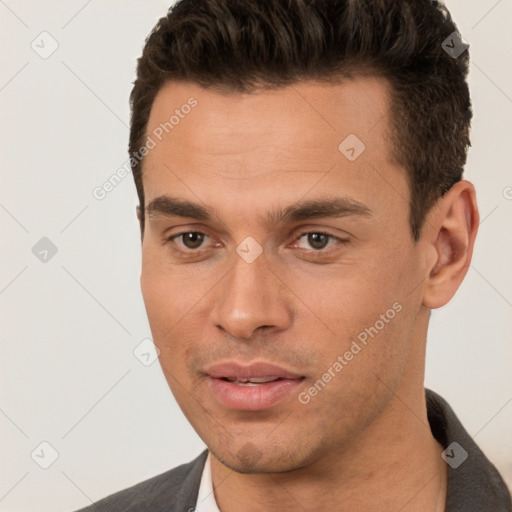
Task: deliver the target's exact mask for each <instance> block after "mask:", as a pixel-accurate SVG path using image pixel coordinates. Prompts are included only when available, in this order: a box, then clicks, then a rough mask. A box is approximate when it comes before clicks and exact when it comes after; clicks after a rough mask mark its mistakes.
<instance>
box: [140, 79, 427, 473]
mask: <svg viewBox="0 0 512 512" xmlns="http://www.w3.org/2000/svg"><path fill="white" fill-rule="evenodd" d="M191 97H193V98H194V99H195V100H196V101H197V104H196V105H195V106H194V107H193V108H182V106H183V105H185V104H187V102H189V104H191V103H194V102H190V101H189V99H190V98H191ZM176 109H178V110H179V113H178V114H176V113H175V111H176ZM173 114H175V118H174V119H173V124H172V126H173V127H172V129H169V124H167V129H168V131H169V133H168V134H165V131H164V132H163V134H164V136H163V137H162V135H161V134H162V128H161V123H166V122H168V121H169V118H170V117H171V116H172V115H173ZM176 115H178V117H179V121H178V122H176V119H177V117H176ZM389 126H390V122H389V91H388V86H387V83H386V82H385V81H383V80H381V79H377V78H371V77H366V78H358V79H356V80H352V81H346V82H344V83H342V84H339V85H320V84H315V83H312V82H301V83H297V84H295V85H293V86H291V87H286V88H282V89H279V90H275V91H263V92H257V93H253V94H244V95H242V94H235V93H229V94H221V93H218V92H213V91H211V90H210V91H208V90H205V89H203V88H200V87H198V86H194V85H191V84H185V83H169V84H167V85H166V86H164V87H163V88H162V89H161V90H160V92H159V93H158V95H157V97H156V99H155V102H154V105H153V108H152V111H151V115H150V119H149V124H148V131H147V134H148V135H150V136H152V138H153V139H154V140H155V142H156V143H157V144H156V147H154V148H153V149H151V150H150V152H149V154H148V155H147V156H146V157H145V162H144V177H143V183H144V190H145V197H146V204H145V207H146V209H147V210H146V220H145V231H144V237H143V263H142V275H141V286H142V292H143V296H144V301H145V305H146V309H147V313H148V317H149V322H150V325H151V330H152V334H153V338H154V341H155V344H156V345H157V347H158V348H159V349H160V351H161V352H160V362H161V365H162V368H163V371H164V373H165V376H166V379H167V381H168V383H169V386H170V387H171V389H172V392H173V394H174V396H175V397H176V400H177V401H178V403H179V405H180V406H181V408H182V410H183V412H184V414H185V415H186V417H187V418H188V420H189V421H190V423H191V424H192V426H193V427H194V429H195V430H196V431H197V432H198V434H199V435H200V436H201V438H202V439H203V440H204V442H205V443H206V445H207V446H208V447H209V448H210V450H211V452H212V454H213V455H214V456H216V457H217V458H218V459H219V460H221V461H222V462H223V463H224V464H226V465H227V466H229V467H231V468H233V469H235V470H238V471H241V472H267V471H270V472H272V471H286V470H290V469H293V468H299V467H304V466H305V465H308V464H311V463H313V462H315V461H319V460H321V459H322V458H323V457H325V456H326V455H327V454H329V453H332V450H334V449H336V450H340V449H344V447H345V448H346V447H348V446H349V445H350V443H351V442H353V441H354V440H355V439H356V438H357V436H358V435H360V434H361V433H363V432H364V429H365V428H366V427H367V426H368V425H369V424H370V423H371V422H373V421H374V420H375V419H376V418H378V417H379V415H381V414H382V413H383V411H385V410H386V407H387V406H388V404H389V403H390V397H391V396H392V393H393V391H395V390H397V389H399V388H400V386H404V385H405V384H404V383H405V382H407V383H408V384H407V385H411V382H413V381H414V379H415V377H414V375H416V374H418V375H417V380H421V378H422V375H419V374H420V373H421V371H420V370H418V366H417V365H416V366H414V368H413V363H411V360H412V359H413V357H412V355H411V354H413V353H414V354H416V353H418V351H421V349H420V348H418V347H420V346H421V344H422V343H423V339H422V337H423V336H424V335H425V332H424V329H423V328H424V327H425V325H424V324H421V322H420V320H419V318H420V317H421V315H424V308H423V307H422V296H421V294H422V288H421V285H420V283H421V282H422V280H423V279H424V277H425V273H426V270H425V269H426V263H425V257H424V250H423V249H422V247H423V246H422V242H421V240H420V242H419V243H418V244H414V242H413V240H412V238H411V231H410V226H409V204H408V201H409V197H410V193H409V188H408V184H407V178H406V173H405V171H404V170H403V169H401V168H399V167H397V166H396V165H394V164H393V163H392V151H393V148H392V145H391V143H390V140H389V133H390V129H389ZM159 127H160V129H159ZM155 130H156V131H155ZM152 133H157V134H160V135H159V138H161V139H162V140H161V141H158V138H157V137H155V136H154V135H152ZM347 137H348V139H347ZM356 137H357V138H356ZM343 141H345V142H343ZM359 141H361V142H362V143H363V144H364V146H365V149H364V151H362V150H363V146H362V145H361V142H359ZM340 144H341V146H340ZM157 198H158V201H155V199H157ZM176 200H179V201H180V202H181V206H182V208H176V206H177V205H178V203H177V201H176ZM185 201H186V202H190V203H194V204H195V205H196V206H197V207H198V208H202V209H205V210H206V212H203V215H198V213H201V212H198V211H197V208H195V209H194V208H189V207H187V208H183V202H185ZM325 201H331V206H332V205H335V206H336V208H334V209H335V210H336V211H337V212H338V213H337V215H335V216H333V215H331V214H329V213H328V212H327V211H323V212H322V208H323V210H325V208H324V207H323V206H322V205H320V203H318V204H316V205H313V206H315V207H314V208H309V209H301V207H302V206H304V205H306V203H311V202H314V203H317V202H322V203H323V202H325ZM178 206H179V205H178ZM309 206H310V207H311V206H312V204H309ZM148 207H149V209H148ZM292 207H293V208H292ZM290 208H292V209H290ZM287 209H290V210H287ZM282 212H287V213H288V215H280V213H282ZM178 213H179V215H178ZM206 213H208V215H206ZM420 312H421V315H420ZM420 324H421V325H420ZM354 342H355V344H354ZM350 354H352V356H351V355H350ZM340 358H341V359H340ZM336 362H337V363H338V364H336ZM224 363H226V364H227V365H228V366H225V365H224ZM257 363H263V365H259V366H258V364H257ZM265 364H271V365H275V367H268V366H267V367H266V366H264V365H265ZM223 365H224V366H223ZM411 372H412V373H411ZM410 374H411V375H413V377H412V380H411V379H410V378H409V377H410ZM237 377H238V381H237V382H229V381H228V380H233V379H235V378H237ZM243 377H245V378H247V377H258V378H259V379H260V380H261V378H264V377H269V378H271V379H275V378H277V377H279V380H278V381H274V382H263V383H257V382H252V383H251V382H249V383H248V382H243V381H241V380H240V379H242V378H243ZM315 390H316V391H315Z"/></svg>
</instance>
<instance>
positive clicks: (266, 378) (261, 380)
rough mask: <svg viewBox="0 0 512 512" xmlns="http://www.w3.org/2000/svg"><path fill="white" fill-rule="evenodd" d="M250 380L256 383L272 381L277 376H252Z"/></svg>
mask: <svg viewBox="0 0 512 512" xmlns="http://www.w3.org/2000/svg"><path fill="white" fill-rule="evenodd" d="M248 380H249V382H255V383H260V382H270V381H273V380H277V377H251V378H249V379H248Z"/></svg>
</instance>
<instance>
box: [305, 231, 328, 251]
mask: <svg viewBox="0 0 512 512" xmlns="http://www.w3.org/2000/svg"><path fill="white" fill-rule="evenodd" d="M328 241H329V237H328V236H327V235H324V234H322V233H310V234H309V235H308V242H309V243H310V245H311V247H314V248H315V249H323V248H324V247H325V246H326V245H327V243H328Z"/></svg>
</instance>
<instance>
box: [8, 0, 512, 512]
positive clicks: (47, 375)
mask: <svg viewBox="0 0 512 512" xmlns="http://www.w3.org/2000/svg"><path fill="white" fill-rule="evenodd" d="M169 5H170V4H169V2H165V1H160V0H158V1H156V0H153V1H147V0H146V1H142V0H130V1H127V0H123V1H121V0H102V1H99V0H89V1H85V0H67V1H64V0H59V1H57V0H51V1H50V0H46V1H45V2H40V1H36V0H24V1H22V0H5V1H4V0H0V48H1V50H0V51H1V64H2V65H1V75H0V103H1V116H2V118H1V121H2V122H1V130H2V131H1V141H2V146H1V147H2V149H1V152H0V164H1V170H2V185H1V190H0V223H1V229H2V231H1V232H2V265H1V274H0V302H1V308H2V309H1V310H2V324H1V334H2V337H1V342H2V357H1V360H0V365H1V366H0V372H1V373H0V375H1V404H0V431H1V435H2V443H1V453H0V457H1V460H2V462H3V466H4V468H3V471H2V472H1V477H0V510H1V511H5V512H14V511H34V510H37V511H39V512H46V511H48V512H49V511H59V512H60V511H67V510H73V509H75V508H78V507H81V506H85V505H87V504H89V503H90V501H91V500H97V499H98V498H100V497H102V496H105V495H107V494H109V493H111V492H114V491H117V490H119V489H122V488H125V487H127V486H129V485H131V484H134V483H136V482H138V481H141V480H143V479H146V478H148V477H150V476H153V475H156V474H158V473H160V472H163V471H165V470H167V469H169V468H171V467H174V466H176V465H178V464H181V463H183V462H188V461H189V460H191V459H192V458H194V457H195V456H196V455H197V454H198V453H199V452H200V451H201V450H202V449H203V446H204V445H203V443H202V441H201V440H200V439H199V438H198V436H197V435H196V434H195V432H194V431H193V429H192V428H191V427H190V426H189V425H188V422H187V421H186V420H185V418H184V417H183V415H182V413H181V411H180V410H179V408H178V407H177V405H176V403H175V401H174V399H173V397H172V395H171V393H170V391H169V390H168V387H167V384H166V382H165V380H164V378H163V376H162V374H161V371H160V367H159V365H158V362H155V363H154V364H152V365H149V366H144V364H142V363H141V362H140V361H139V360H138V359H137V358H136V357H135V355H134V354H133V351H134V349H136V347H137V346H138V345H139V344H140V343H141V342H142V340H144V339H145V338H150V337H151V334H150V331H149V327H148V323H147V319H146V316H145V310H144V305H143V302H142V298H141V293H140V290H139V281H138V280H139V275H140V270H139V269H140V239H139V232H138V226H137V222H136V217H135V205H136V193H135V187H134V185H133V182H132V178H131V176H128V177H127V178H125V179H124V180H123V181H122V182H121V183H120V184H119V185H118V186H117V187H116V188H115V189H114V190H113V191H112V192H110V193H109V194H108V195H107V197H106V198H105V199H103V200H102V201H99V200H97V199H95V198H94V197H93V195H92V191H93V189H94V188H95V187H97V186H99V185H101V184H102V183H103V182H104V181H106V180H107V179H108V178H109V176H111V175H112V174H113V173H114V172H115V171H116V170H117V169H118V168H119V167H121V166H122V165H123V164H124V162H125V161H126V158H127V141H128V122H129V110H128V95H129V92H130V90H131V82H132V81H133V79H134V70H135V59H136V58H137V57H138V56H139V55H140V53H141V50H142V45H143V41H144V39H145V37H146V35H147V34H148V33H149V31H150V29H151V28H152V26H153V25H154V24H155V22H156V21H157V19H158V18H159V17H160V16H162V15H164V14H165V12H166V10H167V8H168V7H169ZM447 5H448V7H449V8H450V10H451V12H452V14H453V15H454V17H455V20H456V21H457V23H458V27H459V29H460V31H461V33H462V35H463V37H464V38H465V40H467V41H468V42H469V43H470V44H471V56H472V66H471V76H470V86H471V92H472V99H473V105H474V113H475V116H474V121H473V130H472V143H473V147H472V148H471V149H470V153H469V161H468V165H467V168H466V177H467V178H468V179H470V180H471V181H473V182H474V183H475V185H476V187H477V192H478V200H479V205H480V210H481V216H482V223H481V226H480V232H479V236H478V240H477V244H476V249H475V255H474V260H473V266H472V268H471V269H470V271H469V274H468V276H467V278H466V280H465V282H464V284H463V286H462V287H461V289H460V290H459V292H458V293H457V295H456V297H455V298H454V300H453V301H452V302H451V303H450V304H449V305H448V306H446V307H444V308H442V309H441V310H438V311H435V312H434V313H433V317H432V322H431V329H430V332H429V342H428V361H427V377H426V384H427V386H429V387H431V388H432V389H434V390H436V391H437V392H439V393H441V394H442V395H443V396H444V397H445V398H446V399H447V400H448V401H449V402H450V403H451V405H452V407H453V408H454V409H455V410H456V412H457V413H458V415H459V417H460V418H461V420H462V421H463V423H464V425H465V426H466V428H467V430H468V431H469V432H470V433H471V434H472V435H474V436H475V438H476V441H477V442H478V443H479V444H480V446H481V447H482V448H483V449H484V451H485V452H486V453H487V455H488V456H489V457H490V458H491V459H492V460H493V461H494V462H495V464H496V465H497V466H498V467H499V469H500V470H501V471H502V472H503V474H504V475H505V476H506V478H507V479H508V483H509V485H510V483H511V481H512V438H511V436H510V431H511V425H512V377H511V362H512V344H511V338H512V336H511V333H512V314H511V313H512V264H511V261H512V229H511V227H510V225H511V219H512V174H511V172H510V162H511V160H512V153H511V146H512V145H511V142H512V141H511V139H510V135H511V133H512V73H511V69H510V64H509V63H510V54H511V52H512V39H511V31H510V20H511V19H512V1H511V0H499V1H496V0H489V1H473V0H471V1H468V0H448V2H447ZM42 32H47V33H48V34H49V35H48V34H43V35H41V33H42ZM56 44H58V48H57V49H56V50H55V51H54V53H52V54H51V55H47V54H48V53H49V52H50V51H51V50H52V49H53V46H55V45H56ZM31 45H32V46H31ZM52 45H53V46H52ZM43 57H45V58H43ZM43 237H47V238H48V239H50V240H51V242H52V243H53V244H54V245H55V246H56V248H57V253H56V254H55V255H53V256H52V255H51V252H49V253H48V255H47V261H46V262H42V261H40V259H38V257H36V255H34V253H33V252H32V248H33V247H34V245H35V244H36V243H38V241H39V240H40V239H41V238H43ZM41 243H42V244H44V243H45V242H41ZM38 247H39V246H38ZM45 248H46V249H48V247H47V246H44V245H43V246H42V249H41V247H39V250H40V251H41V250H43V251H44V250H45ZM35 252H36V253H37V251H35ZM41 257H42V256H41ZM42 442H46V443H49V445H51V447H50V446H48V445H46V444H43V445H41V443H42ZM53 450H55V451H56V452H57V453H58V457H57V458H56V460H55V461H53V463H52V464H51V465H50V466H49V467H48V468H47V469H43V468H42V467H41V465H47V464H49V463H50V462H52V460H53V459H54V458H55V453H54V452H53Z"/></svg>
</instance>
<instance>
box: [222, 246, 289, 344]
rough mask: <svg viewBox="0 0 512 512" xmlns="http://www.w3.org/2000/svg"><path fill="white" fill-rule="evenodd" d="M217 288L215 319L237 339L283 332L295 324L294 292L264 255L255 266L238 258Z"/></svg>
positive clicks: (254, 262)
mask: <svg viewBox="0 0 512 512" xmlns="http://www.w3.org/2000/svg"><path fill="white" fill-rule="evenodd" d="M216 288H217V295H216V297H215V306H214V308H213V312H212V315H213V317H212V319H213V321H214V323H215V325H216V326H217V327H218V328H219V329H221V330H223V331H225V332H227V333H228V334H230V335H231V336H232V337H234V338H235V339H241V340H245V341H247V340H250V339H251V337H253V336H254V335H255V333H256V331H257V330H258V329H259V330H260V331H263V330H266V331H271V330H276V331H281V330H284V329H286V328H287V327H289V326H290V324H291V322H292V313H291V307H290V304H289V300H290V292H289V291H288V290H287V288H286V286H285V285H284V283H283V282H282V281H281V280H280V279H279V278H278V277H277V275H276V271H274V270H272V269H271V268H270V267H269V264H268V262H267V260H266V258H265V255H264V254H262V255H261V256H260V257H258V258H257V259H256V260H255V261H253V262H252V263H248V262H246V261H244V260H243V259H242V258H240V257H238V255H237V256H236V258H235V262H234V265H233V268H232V269H231V271H230V272H228V274H227V275H226V276H225V278H224V279H222V281H221V283H219V286H218V287H216Z"/></svg>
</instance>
